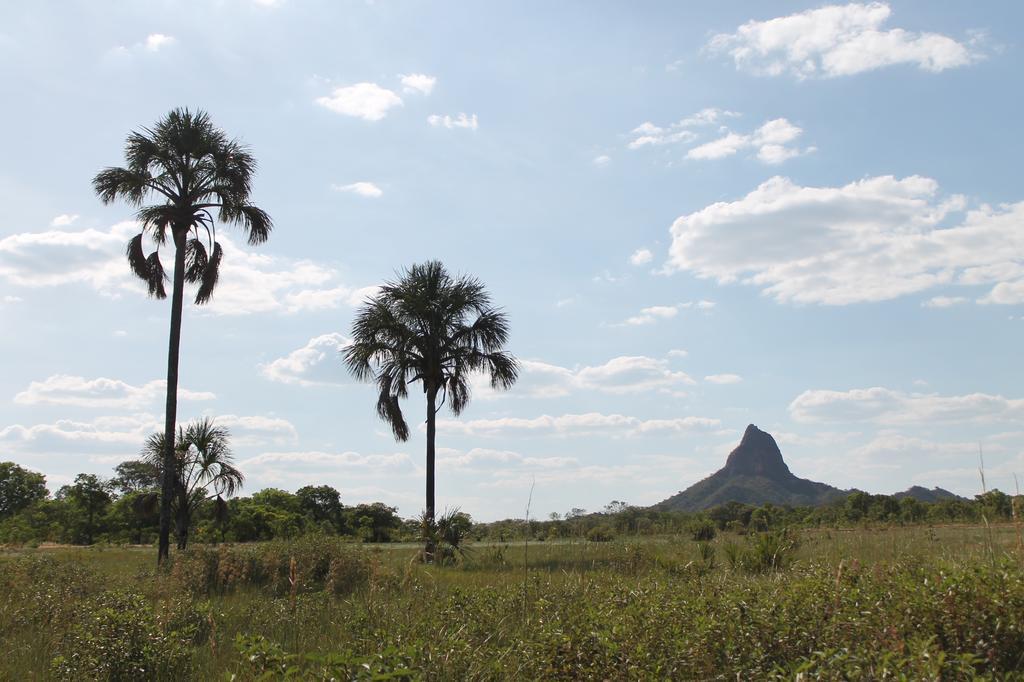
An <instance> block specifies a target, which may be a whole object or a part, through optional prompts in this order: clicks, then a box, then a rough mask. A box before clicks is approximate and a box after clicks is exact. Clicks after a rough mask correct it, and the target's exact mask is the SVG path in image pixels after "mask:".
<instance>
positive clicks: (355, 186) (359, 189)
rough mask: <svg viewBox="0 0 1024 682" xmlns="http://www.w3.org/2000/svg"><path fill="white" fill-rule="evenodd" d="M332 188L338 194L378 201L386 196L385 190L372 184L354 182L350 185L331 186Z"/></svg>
mask: <svg viewBox="0 0 1024 682" xmlns="http://www.w3.org/2000/svg"><path fill="white" fill-rule="evenodd" d="M331 187H332V188H334V190H335V191H336V192H350V193H352V194H358V195H359V196H361V197H369V198H370V199H376V198H378V197H380V196H383V194H384V190H382V189H381V188H380V187H378V186H377V185H375V184H373V183H372V182H353V183H352V184H350V185H331Z"/></svg>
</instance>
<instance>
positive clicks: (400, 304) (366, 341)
mask: <svg viewBox="0 0 1024 682" xmlns="http://www.w3.org/2000/svg"><path fill="white" fill-rule="evenodd" d="M352 337H353V339H352V345H350V346H349V347H348V348H346V349H345V363H346V364H347V365H348V368H349V370H350V371H351V372H352V374H353V375H355V376H356V378H358V379H360V380H362V381H374V382H376V384H377V414H378V415H380V417H381V419H383V420H384V421H386V422H387V423H388V424H390V425H391V430H392V431H393V432H394V434H395V438H396V439H398V440H400V441H404V440H407V439H408V438H409V425H408V424H406V422H405V417H404V416H403V415H402V408H401V405H400V402H399V401H400V399H401V398H404V397H406V396H407V395H408V392H409V384H412V383H415V382H417V381H419V382H420V384H421V385H422V386H423V393H424V394H425V395H426V398H427V458H426V464H427V466H426V500H427V503H426V508H425V510H424V512H423V520H424V523H423V528H424V529H431V528H434V509H435V505H434V462H435V459H436V457H435V453H436V449H435V440H436V434H437V412H438V410H440V409H441V406H443V405H444V403H445V402H447V403H448V409H449V410H451V411H452V413H453V414H455V415H458V414H460V413H461V412H462V410H463V409H464V408H465V407H466V404H467V403H468V402H469V398H470V385H469V379H470V375H471V374H473V373H474V372H485V373H487V374H489V375H490V380H491V386H492V387H493V388H501V389H508V388H511V386H512V384H514V383H515V381H516V377H517V376H518V374H519V365H518V363H517V362H516V359H515V358H514V357H512V356H511V355H510V354H508V353H507V352H505V351H504V350H502V348H503V346H504V345H505V342H506V341H507V340H508V319H507V318H506V317H505V314H504V313H503V312H501V311H500V310H498V309H496V308H494V307H492V306H491V298H490V296H489V295H488V293H487V291H486V290H485V289H484V285H483V284H482V283H481V282H480V281H479V280H477V279H475V278H473V277H468V276H465V275H463V276H460V277H452V276H451V275H450V274H448V271H447V270H445V267H444V265H442V264H441V263H440V262H438V261H430V262H428V263H424V264H422V265H414V266H412V267H411V268H409V269H408V270H406V271H405V272H404V273H402V276H401V277H400V278H399V280H398V281H397V282H388V283H386V284H385V285H384V286H383V287H381V290H380V293H379V294H377V295H376V296H374V297H373V298H371V299H370V300H369V301H367V302H366V303H365V304H364V305H363V307H362V309H361V310H360V311H359V313H358V315H357V316H356V320H355V322H354V323H353V325H352ZM438 396H440V398H441V402H440V404H439V403H438V402H437V400H438ZM424 540H425V541H426V549H425V551H424V558H425V559H426V560H427V561H433V559H434V552H435V549H436V545H437V542H436V539H435V538H434V537H432V535H431V534H430V533H426V534H425V537H424Z"/></svg>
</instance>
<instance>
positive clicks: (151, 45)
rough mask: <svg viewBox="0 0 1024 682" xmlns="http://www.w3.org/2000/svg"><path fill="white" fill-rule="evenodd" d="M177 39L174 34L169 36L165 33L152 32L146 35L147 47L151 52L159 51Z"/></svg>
mask: <svg viewBox="0 0 1024 682" xmlns="http://www.w3.org/2000/svg"><path fill="white" fill-rule="evenodd" d="M176 42H177V41H176V40H175V39H174V37H173V36H167V35H164V34H163V33H151V34H149V35H148V36H146V49H147V50H149V51H150V52H159V51H160V50H162V49H163V48H165V47H170V46H171V45H173V44H174V43H176Z"/></svg>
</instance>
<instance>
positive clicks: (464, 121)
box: [427, 112, 479, 130]
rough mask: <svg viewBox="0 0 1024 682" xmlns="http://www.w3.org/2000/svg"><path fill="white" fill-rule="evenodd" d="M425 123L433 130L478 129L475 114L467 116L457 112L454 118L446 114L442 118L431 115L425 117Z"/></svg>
mask: <svg viewBox="0 0 1024 682" xmlns="http://www.w3.org/2000/svg"><path fill="white" fill-rule="evenodd" d="M427 123H429V124H430V125H432V126H434V127H435V128H438V127H441V128H449V129H451V128H468V129H469V130H476V129H477V128H478V127H479V122H478V121H477V120H476V114H473V115H472V116H467V115H466V114H465V113H463V112H459V113H458V114H457V115H456V116H454V117H453V116H449V115H448V114H445V115H444V116H441V115H439V114H431V115H430V116H428V117H427Z"/></svg>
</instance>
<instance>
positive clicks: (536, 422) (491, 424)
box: [437, 412, 721, 437]
mask: <svg viewBox="0 0 1024 682" xmlns="http://www.w3.org/2000/svg"><path fill="white" fill-rule="evenodd" d="M720 425H721V422H720V421H719V420H717V419H709V418H706V417H679V418H675V419H639V418H637V417H629V416H625V415H621V414H601V413H599V412H588V413H586V414H563V415H559V416H550V415H542V416H540V417H533V418H522V417H501V418H498V419H469V420H457V419H439V420H438V422H437V426H438V428H439V429H440V430H442V431H444V432H445V433H458V434H462V435H467V436H491V437H495V436H509V435H534V436H594V435H604V436H611V437H629V436H637V435H656V434H673V433H682V432H690V431H706V430H713V429H717V428H719V426H720Z"/></svg>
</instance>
